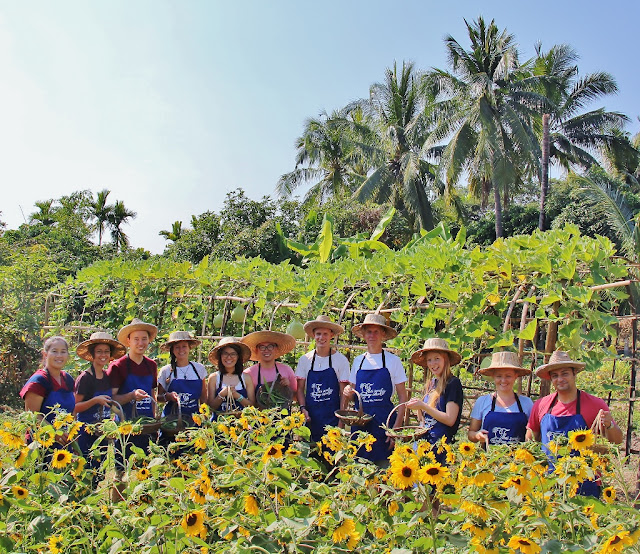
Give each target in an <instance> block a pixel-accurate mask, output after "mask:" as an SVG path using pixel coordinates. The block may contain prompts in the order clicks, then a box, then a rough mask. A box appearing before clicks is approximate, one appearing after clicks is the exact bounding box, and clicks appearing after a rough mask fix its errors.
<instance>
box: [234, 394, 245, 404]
mask: <svg viewBox="0 0 640 554" xmlns="http://www.w3.org/2000/svg"><path fill="white" fill-rule="evenodd" d="M243 400H246V398H245V397H244V396H242V395H241V394H239V395H238V398H236V402H242V401H243Z"/></svg>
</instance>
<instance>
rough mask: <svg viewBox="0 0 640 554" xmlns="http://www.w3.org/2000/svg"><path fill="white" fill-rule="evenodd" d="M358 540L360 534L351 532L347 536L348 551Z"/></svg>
mask: <svg viewBox="0 0 640 554" xmlns="http://www.w3.org/2000/svg"><path fill="white" fill-rule="evenodd" d="M359 540H360V533H358V531H352V532H351V533H350V534H349V540H348V541H347V548H348V549H349V550H353V549H354V548H355V547H356V545H357V544H358V541H359Z"/></svg>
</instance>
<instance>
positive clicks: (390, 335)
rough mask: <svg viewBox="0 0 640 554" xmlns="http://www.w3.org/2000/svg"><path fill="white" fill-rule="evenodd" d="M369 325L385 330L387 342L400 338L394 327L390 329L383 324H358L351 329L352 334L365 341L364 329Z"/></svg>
mask: <svg viewBox="0 0 640 554" xmlns="http://www.w3.org/2000/svg"><path fill="white" fill-rule="evenodd" d="M367 325H374V326H376V327H381V328H382V329H384V330H385V340H391V339H394V338H396V337H397V336H398V331H396V330H395V329H394V328H393V327H389V326H388V325H382V323H371V322H367V323H358V325H354V326H353V327H352V329H351V332H352V333H353V334H354V335H355V336H356V337H360V338H361V339H364V328H365V327H366V326H367Z"/></svg>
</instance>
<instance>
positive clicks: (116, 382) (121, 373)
mask: <svg viewBox="0 0 640 554" xmlns="http://www.w3.org/2000/svg"><path fill="white" fill-rule="evenodd" d="M129 372H131V374H132V375H140V376H141V377H146V376H148V375H151V376H152V377H153V385H152V386H151V388H152V389H157V388H158V365H157V364H156V363H155V362H154V361H153V360H152V359H151V358H147V357H146V356H144V357H143V358H142V363H140V364H137V363H135V362H134V361H133V360H132V359H131V358H129V355H128V354H126V355H124V356H122V358H118V359H117V360H113V361H112V362H111V364H110V365H109V367H108V368H107V370H106V371H105V373H106V374H107V377H109V380H110V381H111V386H112V387H113V388H114V389H119V388H120V387H121V386H122V385H123V384H124V381H125V379H126V378H127V375H128V374H129ZM146 392H148V393H150V392H151V391H146Z"/></svg>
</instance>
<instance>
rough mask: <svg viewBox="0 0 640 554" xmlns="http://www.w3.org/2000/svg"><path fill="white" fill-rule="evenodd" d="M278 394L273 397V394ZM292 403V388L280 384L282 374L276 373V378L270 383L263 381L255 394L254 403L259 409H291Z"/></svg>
mask: <svg viewBox="0 0 640 554" xmlns="http://www.w3.org/2000/svg"><path fill="white" fill-rule="evenodd" d="M276 393H277V395H278V398H277V399H276V398H274V394H276ZM292 403H293V390H292V389H291V387H289V386H285V385H283V384H282V376H281V375H280V374H278V376H277V377H276V380H275V381H273V382H272V383H271V384H269V383H263V384H262V385H261V386H260V389H259V390H258V394H257V395H256V404H257V405H258V408H260V409H261V410H268V409H269V408H280V409H287V410H291V405H292Z"/></svg>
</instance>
